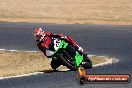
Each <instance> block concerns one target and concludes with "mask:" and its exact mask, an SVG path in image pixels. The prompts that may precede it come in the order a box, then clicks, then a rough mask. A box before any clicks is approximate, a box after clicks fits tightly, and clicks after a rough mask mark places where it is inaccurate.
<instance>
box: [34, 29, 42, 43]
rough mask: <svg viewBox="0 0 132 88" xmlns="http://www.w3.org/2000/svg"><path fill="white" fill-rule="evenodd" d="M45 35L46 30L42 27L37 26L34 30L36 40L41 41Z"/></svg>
mask: <svg viewBox="0 0 132 88" xmlns="http://www.w3.org/2000/svg"><path fill="white" fill-rule="evenodd" d="M44 36H45V32H44V31H43V30H42V28H36V29H35V30H34V38H35V40H36V41H41V40H42V38H43V37H44Z"/></svg>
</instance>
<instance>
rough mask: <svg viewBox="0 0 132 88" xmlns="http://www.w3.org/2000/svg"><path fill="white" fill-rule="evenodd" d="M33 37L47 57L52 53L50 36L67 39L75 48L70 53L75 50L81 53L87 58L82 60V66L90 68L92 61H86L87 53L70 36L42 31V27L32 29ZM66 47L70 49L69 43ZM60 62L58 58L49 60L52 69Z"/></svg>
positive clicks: (73, 52)
mask: <svg viewBox="0 0 132 88" xmlns="http://www.w3.org/2000/svg"><path fill="white" fill-rule="evenodd" d="M34 38H35V40H36V41H37V47H38V48H39V49H40V50H41V51H42V52H43V53H44V55H45V56H46V57H47V58H51V56H52V55H53V54H54V52H53V51H52V49H50V47H49V46H50V45H51V42H52V38H62V39H65V40H66V41H68V42H69V43H70V44H71V45H73V46H74V47H75V49H73V48H72V51H71V53H72V55H75V51H76V50H78V51H79V52H80V53H81V54H83V55H84V56H85V57H86V58H87V59H86V60H84V61H82V63H81V64H82V67H84V68H87V69H90V68H92V63H86V61H87V62H89V60H90V59H89V58H88V57H87V54H84V52H83V48H82V47H80V46H78V45H77V44H76V42H75V41H74V40H73V39H72V38H71V37H70V36H63V35H62V34H53V33H51V32H44V31H43V30H42V28H35V30H34ZM68 49H69V50H71V47H70V45H69V46H68ZM61 64H62V63H61V62H60V61H59V59H56V60H53V59H52V61H51V67H52V68H53V69H56V68H58V67H59V66H60V65H61Z"/></svg>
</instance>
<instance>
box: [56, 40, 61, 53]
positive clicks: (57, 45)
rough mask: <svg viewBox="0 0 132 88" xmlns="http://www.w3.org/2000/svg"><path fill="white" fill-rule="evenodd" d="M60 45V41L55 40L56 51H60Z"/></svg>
mask: <svg viewBox="0 0 132 88" xmlns="http://www.w3.org/2000/svg"><path fill="white" fill-rule="evenodd" d="M60 43H61V40H60V39H57V38H54V49H55V50H58V49H59V46H60Z"/></svg>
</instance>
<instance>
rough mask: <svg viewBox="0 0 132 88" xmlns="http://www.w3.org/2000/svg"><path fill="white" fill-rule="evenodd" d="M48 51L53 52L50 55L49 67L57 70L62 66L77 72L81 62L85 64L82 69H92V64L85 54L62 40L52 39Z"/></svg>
mask: <svg viewBox="0 0 132 88" xmlns="http://www.w3.org/2000/svg"><path fill="white" fill-rule="evenodd" d="M51 40H52V42H51V44H50V49H51V50H52V51H53V52H54V54H53V55H52V61H51V67H52V68H53V69H56V68H58V67H59V66H60V65H64V66H66V67H67V68H69V69H70V70H77V69H78V68H79V67H80V65H82V62H85V64H84V68H86V69H90V68H92V62H91V60H90V59H89V58H88V56H87V54H84V53H82V52H79V51H78V50H77V49H75V47H74V46H73V45H72V44H71V43H69V42H68V41H67V40H66V39H63V38H52V39H51Z"/></svg>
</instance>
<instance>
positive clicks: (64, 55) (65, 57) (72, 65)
mask: <svg viewBox="0 0 132 88" xmlns="http://www.w3.org/2000/svg"><path fill="white" fill-rule="evenodd" d="M59 57H60V59H61V61H62V62H63V64H64V65H65V66H66V67H67V68H69V69H70V70H73V71H76V70H77V69H78V67H76V65H75V63H74V61H71V59H72V57H70V56H69V54H68V53H67V52H66V51H64V50H63V53H60V54H59Z"/></svg>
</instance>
